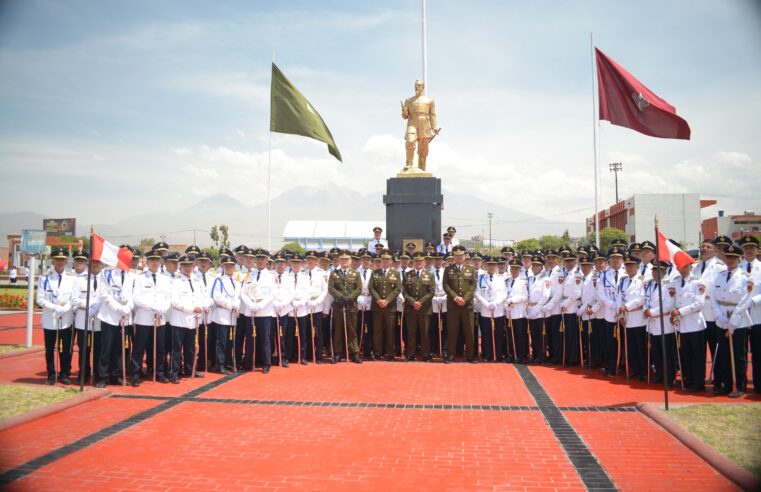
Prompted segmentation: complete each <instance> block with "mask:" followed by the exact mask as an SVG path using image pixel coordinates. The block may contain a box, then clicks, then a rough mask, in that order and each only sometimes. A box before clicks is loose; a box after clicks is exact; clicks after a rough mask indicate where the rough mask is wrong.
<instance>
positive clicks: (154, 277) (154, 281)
mask: <svg viewBox="0 0 761 492" xmlns="http://www.w3.org/2000/svg"><path fill="white" fill-rule="evenodd" d="M151 276H152V277H153V286H154V287H156V274H155V273H152V274H151Z"/></svg>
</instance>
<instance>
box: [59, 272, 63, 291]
mask: <svg viewBox="0 0 761 492" xmlns="http://www.w3.org/2000/svg"><path fill="white" fill-rule="evenodd" d="M62 278H63V275H62V274H60V273H59V274H58V288H59V289H60V288H61V279H62Z"/></svg>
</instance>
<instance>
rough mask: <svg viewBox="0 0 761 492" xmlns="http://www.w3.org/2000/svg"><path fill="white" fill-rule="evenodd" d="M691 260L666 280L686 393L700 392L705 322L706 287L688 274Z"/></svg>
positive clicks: (704, 359)
mask: <svg viewBox="0 0 761 492" xmlns="http://www.w3.org/2000/svg"><path fill="white" fill-rule="evenodd" d="M691 272H692V263H690V264H688V265H685V266H683V267H682V268H680V269H679V272H678V273H679V275H678V276H677V277H676V278H674V280H672V281H671V282H670V288H671V289H673V290H674V292H675V294H674V310H673V311H672V312H671V320H672V323H674V325H675V328H676V331H677V333H678V334H679V335H678V336H679V343H678V345H679V354H680V359H681V364H682V379H683V380H684V384H685V390H686V391H688V392H697V391H703V390H704V389H705V377H706V342H705V328H706V322H705V319H703V304H704V303H705V293H706V286H705V285H704V284H703V283H702V282H700V279H699V278H698V277H697V276H696V275H692V273H691Z"/></svg>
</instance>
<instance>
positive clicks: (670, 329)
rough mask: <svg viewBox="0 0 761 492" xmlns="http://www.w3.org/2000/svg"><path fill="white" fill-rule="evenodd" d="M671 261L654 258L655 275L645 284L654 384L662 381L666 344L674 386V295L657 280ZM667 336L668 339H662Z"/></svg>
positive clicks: (664, 283) (668, 370)
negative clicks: (672, 320)
mask: <svg viewBox="0 0 761 492" xmlns="http://www.w3.org/2000/svg"><path fill="white" fill-rule="evenodd" d="M668 266H669V263H667V262H665V261H658V260H653V269H652V272H653V278H652V280H650V281H648V282H647V283H646V284H645V287H644V291H645V312H644V315H645V318H646V319H647V331H648V334H649V335H650V338H651V340H652V342H651V344H650V346H651V354H652V359H653V365H654V366H655V379H653V380H652V382H653V383H660V382H663V378H664V374H663V366H664V364H663V351H664V349H663V347H664V345H665V351H666V364H665V365H666V378H667V379H666V381H668V385H669V386H674V384H675V381H674V379H675V378H676V364H675V362H676V358H675V357H676V356H675V352H674V349H675V348H676V337H675V336H674V325H672V324H671V312H672V311H673V310H674V296H673V295H672V294H671V292H669V290H668V283H667V282H665V281H662V287H660V288H659V286H658V280H659V279H661V278H663V277H665V274H666V270H667V269H668ZM659 290H662V291H663V296H662V298H663V311H661V309H660V297H659ZM661 320H662V321H663V332H662V333H663V335H661ZM662 338H665V341H663V340H662Z"/></svg>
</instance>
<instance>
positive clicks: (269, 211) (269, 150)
mask: <svg viewBox="0 0 761 492" xmlns="http://www.w3.org/2000/svg"><path fill="white" fill-rule="evenodd" d="M272 64H273V65H274V64H275V48H272ZM270 92H272V88H270ZM271 125H272V94H270V130H269V138H268V140H267V251H269V250H271V249H272V202H271V200H270V193H271V190H270V182H271V180H272V126H271Z"/></svg>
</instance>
